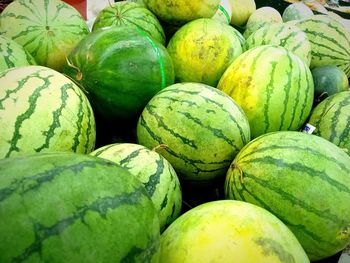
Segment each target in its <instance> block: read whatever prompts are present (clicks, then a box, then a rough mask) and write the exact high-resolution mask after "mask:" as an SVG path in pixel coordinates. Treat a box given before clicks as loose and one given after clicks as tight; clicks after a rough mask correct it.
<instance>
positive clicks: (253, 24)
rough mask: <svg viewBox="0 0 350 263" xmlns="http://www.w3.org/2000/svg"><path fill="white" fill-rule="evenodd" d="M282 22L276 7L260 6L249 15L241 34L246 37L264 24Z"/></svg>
mask: <svg viewBox="0 0 350 263" xmlns="http://www.w3.org/2000/svg"><path fill="white" fill-rule="evenodd" d="M282 22H283V20H282V17H281V15H280V13H279V12H278V11H277V10H276V9H274V8H273V7H270V6H264V7H260V8H258V9H256V10H255V11H254V12H253V13H252V14H251V16H250V17H249V19H248V21H247V24H246V26H245V31H244V33H243V36H244V37H245V38H246V39H247V38H248V37H249V36H250V35H251V34H252V33H254V32H255V31H257V30H258V29H259V28H261V27H263V26H265V25H271V24H275V23H282Z"/></svg>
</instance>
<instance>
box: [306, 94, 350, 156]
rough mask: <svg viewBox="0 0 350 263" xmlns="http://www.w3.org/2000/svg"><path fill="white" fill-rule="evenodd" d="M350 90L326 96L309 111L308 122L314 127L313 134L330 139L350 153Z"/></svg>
mask: <svg viewBox="0 0 350 263" xmlns="http://www.w3.org/2000/svg"><path fill="white" fill-rule="evenodd" d="M349 114H350V92H349V91H344V92H340V93H337V94H334V95H333V96H330V97H328V98H326V99H325V100H324V101H322V102H321V103H319V104H318V105H317V106H316V107H315V109H314V110H313V112H312V113H311V116H310V120H309V123H310V124H311V125H313V126H315V127H316V130H315V135H318V136H321V137H323V138H325V139H326V140H329V141H331V142H332V143H334V144H335V145H337V146H339V147H340V148H343V149H344V150H345V151H346V152H347V153H348V154H349V155H350V117H349V116H350V115H349Z"/></svg>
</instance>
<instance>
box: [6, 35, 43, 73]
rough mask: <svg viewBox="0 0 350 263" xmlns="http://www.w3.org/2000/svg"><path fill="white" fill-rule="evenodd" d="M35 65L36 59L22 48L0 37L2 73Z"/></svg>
mask: <svg viewBox="0 0 350 263" xmlns="http://www.w3.org/2000/svg"><path fill="white" fill-rule="evenodd" d="M35 64H36V62H35V59H34V58H33V57H32V56H31V55H30V54H29V53H28V52H27V51H25V50H24V48H23V47H22V46H20V45H18V44H17V43H16V42H15V41H13V40H11V39H9V38H7V37H4V36H2V35H0V71H3V70H5V69H9V68H14V67H21V66H27V65H35Z"/></svg>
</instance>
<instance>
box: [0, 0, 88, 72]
mask: <svg viewBox="0 0 350 263" xmlns="http://www.w3.org/2000/svg"><path fill="white" fill-rule="evenodd" d="M88 32H89V29H88V27H87V24H86V22H85V20H84V18H83V17H82V16H81V15H80V13H79V12H78V11H77V10H76V9H75V8H73V7H72V6H70V5H68V4H66V3H65V2H62V1H59V0H32V1H27V0H17V1H14V2H12V3H11V4H9V5H8V6H7V7H6V8H5V10H4V11H3V12H2V13H1V16H0V34H2V35H5V36H6V37H8V38H11V39H13V40H14V41H16V42H17V43H19V44H20V45H21V46H23V47H24V49H25V50H27V51H28V52H29V53H30V54H31V55H32V56H33V57H34V58H35V60H36V62H37V63H38V64H39V65H42V66H47V67H50V68H53V69H55V70H58V71H62V69H63V65H64V64H65V61H66V56H67V55H68V53H69V52H70V51H71V50H72V49H73V48H74V46H75V45H76V44H77V43H78V42H79V41H80V40H81V39H82V38H84V37H85V36H86V35H87V34H88Z"/></svg>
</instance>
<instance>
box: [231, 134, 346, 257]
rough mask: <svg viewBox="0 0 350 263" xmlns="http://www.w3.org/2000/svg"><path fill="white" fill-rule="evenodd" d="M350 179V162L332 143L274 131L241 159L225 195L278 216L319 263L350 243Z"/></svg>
mask: <svg viewBox="0 0 350 263" xmlns="http://www.w3.org/2000/svg"><path fill="white" fill-rule="evenodd" d="M349 174H350V157H349V156H348V155H347V154H346V153H345V152H344V151H342V150H341V149H340V148H338V147H337V146H335V145H334V144H332V143H330V142H328V141H327V140H325V139H322V138H320V137H318V136H314V135H310V134H306V133H301V132H291V131H285V132H274V133H269V134H266V135H263V136H260V137H259V138H256V139H255V140H253V141H252V142H250V143H249V144H247V145H246V147H244V148H243V149H242V151H240V153H239V154H238V155H237V156H236V158H235V160H234V161H233V162H232V164H231V167H230V169H229V170H228V172H227V176H226V182H225V195H226V197H227V198H230V199H237V200H242V201H246V202H249V203H253V204H256V205H258V206H261V207H263V208H265V209H267V210H269V211H270V212H272V213H273V214H274V215H276V216H277V217H278V218H279V219H281V220H282V221H283V222H284V223H285V224H286V225H287V226H288V227H289V228H290V229H291V230H292V231H293V233H294V234H295V235H296V237H297V238H298V240H299V241H300V243H301V245H302V246H303V247H304V249H305V251H306V253H307V254H308V256H309V258H310V260H311V261H314V260H318V259H322V258H326V257H329V256H331V255H333V254H335V253H337V252H338V251H341V250H342V249H343V248H345V247H346V245H347V244H349V243H350V202H349V200H350V177H349Z"/></svg>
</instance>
